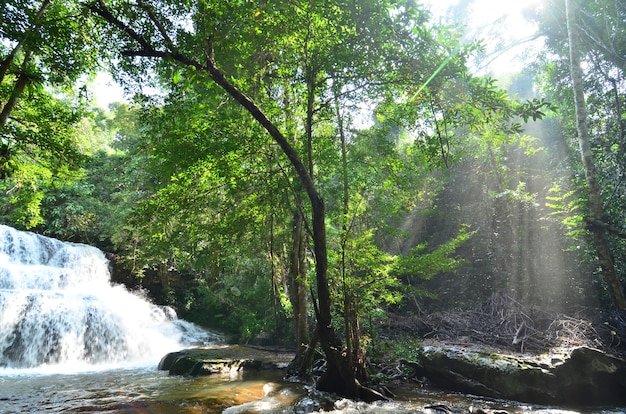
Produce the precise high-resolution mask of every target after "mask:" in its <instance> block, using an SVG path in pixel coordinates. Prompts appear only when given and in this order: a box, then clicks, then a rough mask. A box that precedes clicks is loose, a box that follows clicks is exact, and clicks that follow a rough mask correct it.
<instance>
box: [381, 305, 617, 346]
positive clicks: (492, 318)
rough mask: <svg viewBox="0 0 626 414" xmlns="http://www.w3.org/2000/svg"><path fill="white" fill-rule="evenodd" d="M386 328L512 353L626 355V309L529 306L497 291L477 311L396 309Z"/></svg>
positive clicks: (390, 332)
mask: <svg viewBox="0 0 626 414" xmlns="http://www.w3.org/2000/svg"><path fill="white" fill-rule="evenodd" d="M382 331H383V335H386V336H388V337H390V338H393V337H396V338H397V337H402V336H404V337H407V336H417V337H420V338H422V339H423V340H424V341H440V342H443V343H445V344H455V345H464V346H479V347H482V348H489V347H493V348H497V349H500V350H502V351H506V352H519V353H533V354H541V353H547V352H550V351H551V350H554V349H559V348H570V347H579V346H587V347H591V348H595V349H599V350H601V351H604V352H607V353H609V354H612V355H615V356H618V357H624V356H626V313H624V312H619V311H617V310H614V311H601V310H598V309H592V308H584V307H580V308H578V309H576V310H574V311H571V312H568V313H563V312H557V311H553V310H549V309H545V308H542V307H539V306H525V305H523V304H521V303H519V302H518V301H516V300H515V299H513V298H512V297H510V296H508V295H494V296H492V297H491V298H490V300H488V301H487V302H486V303H484V304H482V305H481V306H478V307H476V308H474V309H471V310H464V311H440V312H436V313H432V314H428V315H400V314H395V313H391V314H389V319H388V321H387V325H386V326H385V328H384V329H383V330H382Z"/></svg>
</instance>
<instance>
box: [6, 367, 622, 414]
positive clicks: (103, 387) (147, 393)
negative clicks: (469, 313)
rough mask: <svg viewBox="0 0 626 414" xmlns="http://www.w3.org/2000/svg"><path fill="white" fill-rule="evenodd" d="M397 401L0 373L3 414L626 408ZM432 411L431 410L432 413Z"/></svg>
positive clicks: (411, 394)
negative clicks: (371, 401)
mask: <svg viewBox="0 0 626 414" xmlns="http://www.w3.org/2000/svg"><path fill="white" fill-rule="evenodd" d="M394 391H395V392H396V393H397V394H398V398H397V399H396V401H393V402H385V403H378V404H365V403H355V402H351V401H347V400H339V401H336V402H334V403H332V402H326V403H321V405H320V400H324V398H323V396H321V397H320V396H314V398H313V399H311V398H310V397H309V394H308V393H307V390H306V389H305V387H304V386H303V385H302V384H286V383H283V382H282V381H281V380H280V376H278V375H276V374H271V373H267V372H265V373H263V375H262V376H258V375H256V376H255V375H254V374H246V376H245V377H242V376H241V375H235V376H219V375H214V376H209V377H196V378H187V377H178V376H169V375H168V374H167V372H163V371H157V370H156V369H155V368H153V367H135V368H132V369H129V368H126V369H119V368H118V369H115V368H113V369H107V370H100V371H90V372H80V373H73V374H48V373H46V372H45V370H43V371H42V370H39V372H33V371H0V413H3V414H8V413H120V414H125V413H128V414H130V413H141V414H143V413H151V414H153V413H162V414H173V413H177V414H191V413H222V412H224V413H226V414H229V413H230V414H232V413H304V412H317V411H319V410H323V411H325V412H334V413H443V411H437V410H436V409H435V408H434V407H435V406H438V405H439V406H446V407H447V408H449V409H451V410H452V412H454V413H468V412H470V409H471V408H470V407H474V409H476V408H481V409H483V410H486V411H489V410H505V411H507V412H508V413H511V414H513V413H542V414H577V413H580V414H590V413H594V414H596V413H597V414H600V413H602V414H609V413H610V414H616V413H623V412H626V409H618V408H607V409H572V408H569V409H565V408H557V407H543V406H532V405H525V404H521V403H516V402H511V401H494V400H489V399H482V398H478V397H472V396H467V395H461V394H449V393H447V394H446V393H441V392H437V391H435V390H428V389H416V388H411V389H409V388H404V389H395V390H394ZM429 407H430V408H429Z"/></svg>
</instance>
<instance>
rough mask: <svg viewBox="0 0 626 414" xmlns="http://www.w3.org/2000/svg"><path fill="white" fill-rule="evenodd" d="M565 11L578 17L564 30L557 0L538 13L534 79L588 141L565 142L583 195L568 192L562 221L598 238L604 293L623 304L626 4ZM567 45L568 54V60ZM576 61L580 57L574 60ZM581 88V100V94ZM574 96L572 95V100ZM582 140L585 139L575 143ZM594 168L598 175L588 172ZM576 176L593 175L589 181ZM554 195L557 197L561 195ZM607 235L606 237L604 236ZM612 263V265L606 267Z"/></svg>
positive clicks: (598, 1)
mask: <svg viewBox="0 0 626 414" xmlns="http://www.w3.org/2000/svg"><path fill="white" fill-rule="evenodd" d="M569 11H570V12H572V13H575V14H576V16H574V17H572V18H571V19H570V20H572V19H574V18H575V19H576V20H575V21H570V22H569V23H568V24H569V29H571V30H570V31H569V32H568V25H566V24H564V22H567V21H568V15H567V14H566V8H565V2H563V1H555V2H550V3H549V4H547V5H546V6H545V7H544V8H543V12H542V13H540V14H539V15H538V16H536V19H537V21H538V22H539V25H540V30H541V32H542V34H543V35H544V36H545V39H546V46H547V48H546V53H545V55H544V56H543V57H542V58H541V62H540V66H538V68H539V69H538V70H539V71H540V73H541V74H542V75H541V77H540V79H541V85H542V87H543V91H544V93H545V94H546V96H547V97H548V98H549V99H551V100H552V101H553V102H554V103H555V104H556V105H557V106H558V108H559V111H558V115H559V120H560V122H561V128H562V130H563V134H564V136H565V137H578V136H579V134H578V133H577V126H578V129H579V130H580V127H582V132H584V131H585V130H587V132H588V137H589V140H588V141H587V140H585V139H582V140H572V139H569V140H567V141H566V142H567V143H568V144H569V145H570V146H571V148H572V149H574V148H580V149H581V152H579V154H580V155H579V156H578V157H577V158H574V157H572V158H571V159H570V163H571V165H572V166H573V167H574V169H575V171H576V174H574V177H573V178H574V180H573V181H574V185H575V189H576V190H577V192H578V193H579V194H580V195H581V196H578V197H574V199H581V200H583V203H582V204H581V205H580V207H581V208H579V209H578V210H577V212H576V213H577V214H576V215H575V217H576V219H575V220H572V219H570V220H569V221H568V224H569V225H572V226H573V227H572V228H577V229H578V230H579V231H578V232H576V233H571V234H577V235H579V236H580V235H582V236H583V237H584V238H587V239H589V240H593V239H595V240H596V242H594V243H593V244H590V245H593V246H595V247H594V248H593V249H591V250H590V251H589V252H590V256H591V257H592V258H593V260H594V261H595V260H598V262H599V263H602V269H603V270H602V273H603V275H604V278H605V280H606V284H605V286H607V287H609V288H608V292H610V293H608V294H609V295H610V296H612V297H613V302H614V304H615V305H616V306H618V307H620V308H621V307H623V301H622V300H621V299H620V297H622V296H623V292H622V289H623V288H622V286H620V284H623V280H624V269H625V268H624V257H623V255H622V254H621V252H623V251H624V250H623V246H624V237H623V236H622V235H623V233H624V230H623V223H624V215H623V212H624V211H625V210H624V199H623V197H621V196H620V195H621V194H623V185H624V180H623V179H622V178H621V177H622V175H623V170H624V162H623V160H624V156H623V155H624V154H623V148H624V145H623V142H624V121H623V119H624V109H623V105H622V101H623V99H624V91H625V90H624V59H623V49H624V41H623V34H624V24H623V21H624V15H625V13H626V9H625V8H624V4H623V2H613V1H602V0H593V1H591V0H589V1H580V2H576V4H573V3H572V6H571V7H570V8H569ZM570 17H571V16H570ZM570 34H571V37H570V36H569V35H570ZM570 46H571V47H570ZM570 49H571V51H572V52H573V53H574V55H573V59H571V61H572V63H573V65H571V66H570ZM577 58H579V59H577ZM577 60H579V61H580V64H577V63H576V61H577ZM577 68H580V69H581V70H580V71H578V70H577ZM570 69H573V71H572V70H570ZM574 75H576V76H574ZM581 77H582V82H580V81H577V82H576V88H574V78H577V79H579V80H580V79H581ZM575 90H576V91H577V93H576V94H575V93H574V91H575ZM583 94H584V98H585V99H584V105H583V102H582V101H581V99H580V97H581V96H582V95H583ZM575 95H576V96H578V98H576V99H575ZM574 103H576V104H574ZM582 109H584V110H586V112H587V116H586V117H585V116H584V114H582V113H581V110H582ZM575 112H577V113H578V115H579V116H577V114H576V113H575ZM584 118H587V121H586V122H578V123H577V119H578V120H580V121H583V120H584ZM585 135H587V134H583V135H582V136H585ZM584 142H588V144H589V145H588V146H587V145H584V146H579V145H578V144H579V143H584ZM581 155H582V156H581ZM583 161H584V162H583ZM594 167H595V169H596V170H597V174H594V173H593V171H592V169H593V168H594ZM589 173H591V174H589ZM594 176H595V178H596V179H595V180H594V179H593V177H594ZM582 177H587V178H591V181H589V180H587V179H583V178H582ZM594 181H595V182H597V184H595V183H594ZM560 188H561V189H563V190H562V193H561V196H565V195H567V194H568V192H569V191H571V190H572V188H571V187H568V186H565V185H560ZM554 197H555V198H559V195H556V194H555V196H554ZM557 204H561V205H563V203H557ZM604 234H605V235H606V236H604ZM605 238H606V241H607V243H603V242H602V240H604V239H605ZM603 246H604V247H603ZM609 250H610V253H608V251H609ZM601 252H604V253H601ZM612 268H613V269H615V270H614V271H612V270H611V269H612ZM611 275H613V276H611ZM620 282H621V283H620Z"/></svg>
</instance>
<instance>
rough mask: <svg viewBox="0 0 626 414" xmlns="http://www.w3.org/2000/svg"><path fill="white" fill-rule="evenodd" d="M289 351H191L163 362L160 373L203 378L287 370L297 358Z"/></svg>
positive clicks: (234, 347) (226, 348) (243, 348)
mask: <svg viewBox="0 0 626 414" xmlns="http://www.w3.org/2000/svg"><path fill="white" fill-rule="evenodd" d="M293 357H294V354H293V353H292V352H288V351H278V350H267V349H261V348H254V347H248V346H243V345H229V346H220V347H202V348H191V349H185V350H183V351H178V352H171V353H169V354H167V355H165V356H164V357H163V358H162V359H161V362H159V367H158V368H159V370H162V371H169V373H170V375H187V376H201V375H213V374H226V373H231V372H242V371H259V370H276V369H284V368H286V367H287V365H288V364H289V362H290V361H291V360H292V359H293Z"/></svg>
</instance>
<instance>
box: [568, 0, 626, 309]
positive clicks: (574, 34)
mask: <svg viewBox="0 0 626 414" xmlns="http://www.w3.org/2000/svg"><path fill="white" fill-rule="evenodd" d="M579 7H580V6H579V4H578V1H577V0H565V8H566V11H567V35H568V40H569V52H570V73H571V76H572V87H573V88H574V98H575V105H576V127H577V130H578V144H579V147H580V155H581V157H582V161H583V167H584V169H585V179H586V181H587V192H588V202H589V214H590V216H591V217H590V219H591V220H592V221H594V222H595V221H600V222H603V221H604V220H603V215H604V213H603V209H602V199H601V196H600V185H599V184H598V177H597V173H596V165H595V163H594V159H593V153H592V151H591V144H590V142H589V129H588V126H587V122H588V116H587V107H586V104H585V94H584V84H583V73H582V68H581V65H580V46H579V41H578V27H577V21H578V18H577V13H578V9H579ZM592 231H593V238H594V243H595V247H596V252H597V254H598V261H599V263H600V267H601V268H602V272H603V274H604V277H605V279H606V282H607V283H608V285H609V288H610V290H611V294H612V295H613V302H614V304H615V306H616V307H617V308H618V309H622V310H625V309H626V299H625V298H624V291H623V289H622V285H621V283H620V281H619V278H618V276H617V273H616V271H615V266H614V265H613V260H612V256H611V250H610V247H609V240H608V237H607V233H606V229H605V228H604V227H593V228H592Z"/></svg>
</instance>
